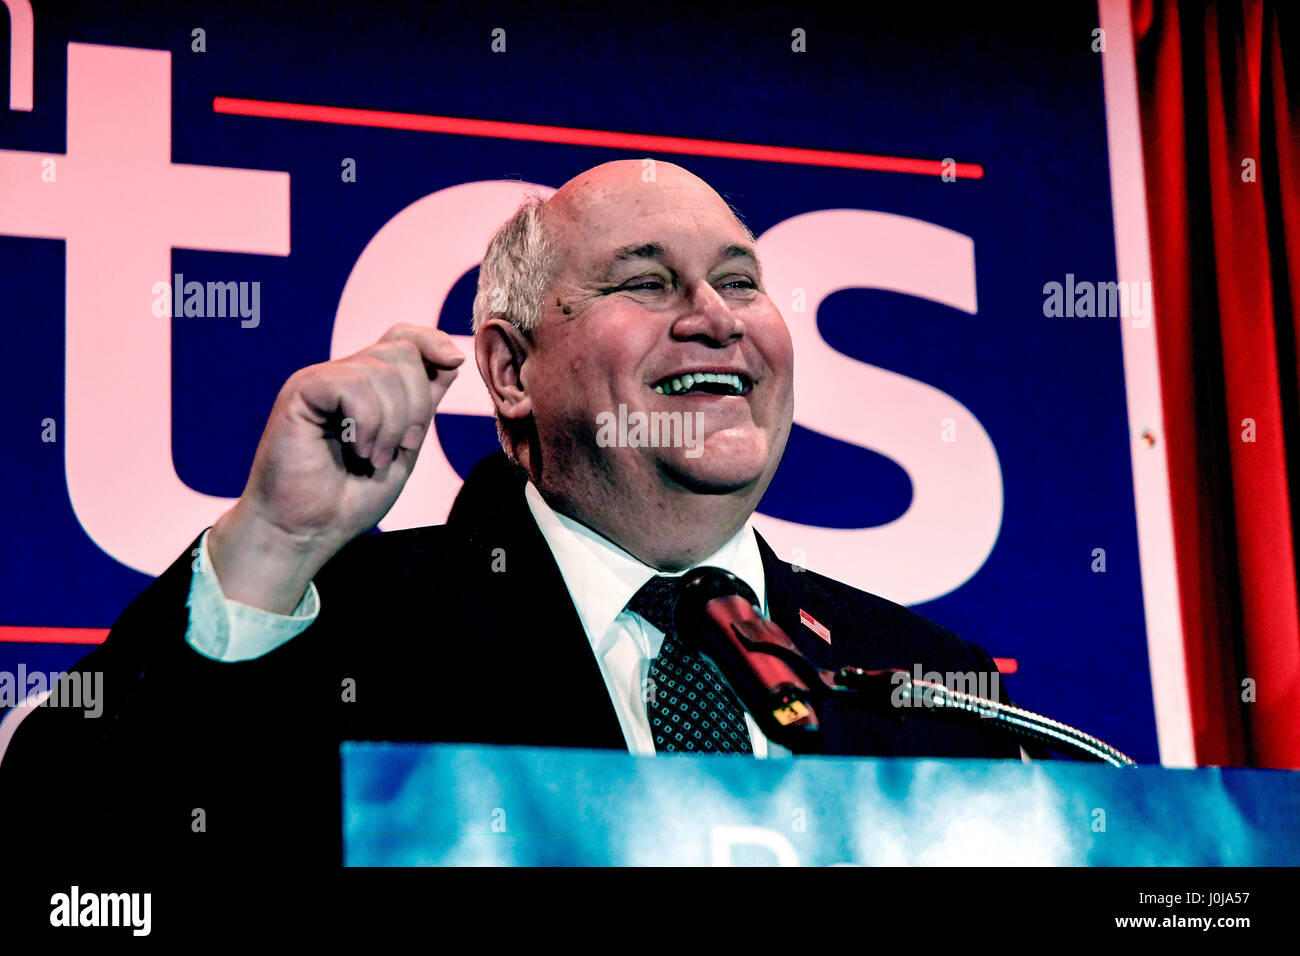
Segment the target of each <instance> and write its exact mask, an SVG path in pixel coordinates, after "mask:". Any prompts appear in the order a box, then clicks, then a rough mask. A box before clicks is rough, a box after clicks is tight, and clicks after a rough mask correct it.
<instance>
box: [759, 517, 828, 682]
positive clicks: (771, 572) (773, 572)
mask: <svg viewBox="0 0 1300 956" xmlns="http://www.w3.org/2000/svg"><path fill="white" fill-rule="evenodd" d="M755 537H757V538H758V550H759V554H760V556H761V557H762V559H763V574H764V575H765V576H766V579H767V607H768V613H769V614H770V615H771V618H772V620H773V621H774V622H775V623H776V624H777V626H779V627H780V628H781V630H783V631H785V633H786V634H787V635H789V637H790V640H791V641H792V642H794V646H795V647H797V648H798V649H799V652H800V653H801V654H803V656H804V657H806V658H808V660H809V661H810V662H811V663H812V664H813V665H814V666H816V667H834V666H836V665H837V664H839V663H840V658H841V655H840V654H838V653H837V650H838V648H837V647H836V645H835V643H834V641H835V638H836V633H835V629H834V628H832V629H831V642H830V643H828V642H827V641H825V640H824V639H823V638H821V637H819V636H818V635H816V634H814V633H813V632H812V631H811V630H809V629H808V627H807V626H806V625H805V624H804V623H803V622H802V621H801V620H800V618H799V612H800V611H801V610H802V611H805V612H807V613H808V614H810V615H811V616H812V617H814V618H816V619H818V620H820V621H825V622H829V621H830V620H832V619H834V618H836V617H837V616H838V615H837V614H836V613H835V612H836V610H837V609H838V608H839V601H837V600H836V599H835V597H834V596H833V595H832V594H830V593H829V592H828V591H827V590H826V589H825V588H823V587H822V586H821V584H820V583H819V582H818V581H817V579H816V578H815V577H814V576H813V575H811V574H808V573H807V572H805V571H796V570H795V569H794V567H793V566H792V565H789V564H786V563H785V562H784V561H782V560H781V559H780V558H778V557H777V556H776V553H775V552H774V551H773V550H772V548H771V547H770V546H769V545H768V543H767V542H766V541H764V540H763V536H762V535H760V534H758V533H757V532H755ZM842 637H845V638H847V637H848V635H847V634H844V635H842Z"/></svg>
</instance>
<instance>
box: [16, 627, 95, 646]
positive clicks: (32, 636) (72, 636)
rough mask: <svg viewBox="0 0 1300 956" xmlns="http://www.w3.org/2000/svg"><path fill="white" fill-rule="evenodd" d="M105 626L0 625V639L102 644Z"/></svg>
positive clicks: (26, 641) (19, 641)
mask: <svg viewBox="0 0 1300 956" xmlns="http://www.w3.org/2000/svg"><path fill="white" fill-rule="evenodd" d="M106 637H108V628H106V627H0V641H6V642H13V643H17V644H103V643H104V638H106Z"/></svg>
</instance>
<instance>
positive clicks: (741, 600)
mask: <svg viewBox="0 0 1300 956" xmlns="http://www.w3.org/2000/svg"><path fill="white" fill-rule="evenodd" d="M682 580H683V584H682V589H681V591H680V594H679V597H678V599H677V605H676V607H675V608H674V609H673V627H674V628H675V629H676V631H677V633H678V634H679V635H681V636H682V637H683V639H684V640H688V641H690V642H691V643H692V645H693V646H694V647H695V649H696V650H698V651H699V652H700V654H701V655H703V656H704V657H707V658H708V659H709V660H711V661H712V662H713V663H714V664H715V665H716V666H717V668H718V670H720V671H721V672H722V676H723V677H725V678H726V679H727V682H728V683H729V684H730V685H731V687H732V689H733V690H735V692H736V696H737V697H739V698H740V702H741V703H742V704H744V705H745V709H746V710H747V711H749V713H750V714H752V715H753V717H754V720H755V721H756V722H757V723H758V726H759V728H760V729H761V730H762V731H763V733H764V735H765V736H766V737H767V738H768V739H769V740H773V741H775V742H776V743H779V744H781V745H782V746H784V747H787V748H789V749H790V750H791V751H793V752H794V753H816V752H817V751H818V750H819V749H820V747H821V744H822V740H823V733H822V726H821V720H820V718H819V717H818V716H817V710H816V707H815V706H814V702H815V701H819V700H824V699H831V698H833V699H835V700H837V701H842V702H844V703H846V704H851V705H853V706H856V707H859V708H861V709H863V710H866V711H867V712H869V713H873V714H875V715H877V716H879V717H885V718H889V719H892V720H895V721H901V720H903V719H904V718H905V717H906V715H907V714H908V713H914V714H917V715H918V716H921V717H924V718H927V719H936V720H955V721H957V722H959V723H965V724H968V725H976V724H978V725H981V726H983V727H987V728H988V729H990V730H994V731H997V732H1000V733H1004V734H1008V735H1010V736H1013V737H1017V738H1020V739H1022V740H1030V741H1034V742H1038V743H1042V742H1045V743H1047V744H1048V745H1050V746H1052V747H1054V748H1059V749H1064V750H1066V751H1067V752H1069V753H1072V754H1075V755H1077V756H1079V757H1082V758H1083V759H1085V760H1095V761H1099V762H1102V763H1108V764H1110V765H1111V766H1114V767H1133V766H1136V765H1137V764H1136V763H1135V762H1134V761H1133V759H1132V758H1130V757H1129V756H1128V755H1126V754H1124V753H1123V752H1122V751H1119V750H1117V749H1116V748H1114V747H1112V746H1111V745H1110V744H1108V743H1106V742H1105V741H1103V740H1099V739H1098V738H1096V737H1093V736H1092V735H1091V734H1087V733H1084V732H1083V731H1082V730H1079V729H1078V728H1076V727H1071V726H1070V725H1069V724H1063V723H1061V722H1060V721H1056V720H1052V719H1051V718H1050V717H1045V716H1043V715H1042V714H1036V713H1034V712H1033V711H1030V710H1025V709H1024V708H1021V707H1016V706H1015V705H1013V704H1007V703H1003V702H1002V701H997V700H989V699H987V698H984V697H977V696H975V695H974V694H968V693H965V692H963V691H959V690H956V689H950V688H947V687H945V686H944V685H942V684H936V683H931V682H929V681H924V680H915V679H913V678H912V676H911V675H909V674H908V673H907V672H906V671H904V670H902V669H901V668H896V667H890V668H883V669H879V670H865V669H863V668H860V667H840V668H839V669H838V670H835V671H830V670H820V669H818V668H816V667H814V666H813V665H812V664H811V663H810V662H809V661H808V659H807V658H805V657H804V656H803V655H802V654H801V653H800V652H799V649H798V648H797V647H795V645H794V642H792V641H791V640H790V638H789V636H788V635H787V634H786V633H785V631H783V630H781V627H780V626H779V625H778V624H776V623H774V622H772V621H769V620H768V619H767V618H765V617H763V616H762V614H761V613H760V612H759V610H758V608H757V607H756V606H755V605H756V604H757V599H756V598H755V595H754V592H753V591H752V590H751V589H750V587H749V585H747V584H745V582H744V581H741V580H740V579H739V578H738V577H736V576H735V575H734V574H731V573H729V572H727V571H723V570H722V569H721V568H712V567H703V568H696V569H695V570H694V571H691V572H689V573H688V574H686V575H684V576H683V579H682Z"/></svg>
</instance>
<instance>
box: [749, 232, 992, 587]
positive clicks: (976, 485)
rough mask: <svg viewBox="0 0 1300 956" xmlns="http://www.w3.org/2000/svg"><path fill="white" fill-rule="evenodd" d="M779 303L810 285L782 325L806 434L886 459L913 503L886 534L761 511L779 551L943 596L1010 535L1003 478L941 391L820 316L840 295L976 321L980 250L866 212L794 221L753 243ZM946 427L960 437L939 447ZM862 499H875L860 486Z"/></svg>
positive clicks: (821, 566) (857, 581)
mask: <svg viewBox="0 0 1300 956" xmlns="http://www.w3.org/2000/svg"><path fill="white" fill-rule="evenodd" d="M758 250H759V257H760V259H761V261H762V263H763V272H764V277H765V283H766V285H767V288H768V290H769V294H770V295H771V296H772V298H773V301H781V298H782V296H784V295H785V294H786V292H787V290H789V289H795V288H799V289H806V290H807V291H808V300H809V303H810V304H811V305H812V306H813V307H812V308H810V309H809V310H808V311H807V312H806V313H803V314H802V315H790V316H787V320H788V324H789V326H790V335H791V338H792V339H793V340H794V356H795V374H794V391H795V409H796V420H797V421H798V422H799V424H800V425H802V426H804V427H805V428H809V429H811V430H813V431H816V432H819V433H821V434H823V435H828V436H830V437H832V438H836V439H839V440H840V441H845V442H850V443H852V444H855V445H858V446H860V447H863V448H870V449H871V450H873V451H876V452H879V453H880V454H882V455H887V456H888V457H890V458H892V459H893V460H894V461H896V462H897V463H898V464H899V465H901V466H902V467H903V469H904V470H906V472H907V474H908V477H909V478H911V480H912V491H913V494H912V502H911V505H910V506H909V507H908V509H907V511H906V512H904V513H903V515H901V516H900V517H899V518H897V519H895V520H894V521H891V522H890V523H888V524H886V525H882V526H881V527H878V528H816V527H809V526H807V525H802V524H797V523H794V522H791V521H783V520H781V519H778V518H773V517H770V516H767V515H756V516H755V519H754V523H755V525H756V527H757V528H758V530H759V531H760V532H762V534H763V535H764V536H765V537H766V538H767V539H768V540H769V541H770V542H771V544H772V546H773V547H774V548H775V549H776V551H777V552H778V553H781V554H788V553H791V552H792V551H793V549H795V548H802V549H803V551H804V553H806V555H807V558H806V561H800V564H801V565H805V564H806V566H808V567H811V568H812V569H814V570H820V571H824V572H825V573H828V574H831V575H833V576H834V577H836V578H838V579H839V580H841V581H844V582H845V583H847V584H851V585H853V586H854V587H858V588H862V589H864V590H868V591H873V592H875V593H877V594H880V595H883V596H884V597H887V598H889V599H891V600H894V601H898V602H900V603H902V604H916V603H919V602H921V601H928V600H931V599H933V598H936V597H939V596H940V595H943V594H947V593H948V592H949V591H952V590H954V589H955V588H957V587H959V586H960V585H961V584H963V583H965V582H966V581H967V580H969V579H970V577H971V576H972V575H973V574H974V573H975V572H976V571H978V570H979V569H980V567H981V566H982V565H983V564H984V562H985V560H986V559H987V558H988V556H989V553H990V552H991V551H992V550H993V545H994V543H995V542H996V541H997V537H998V532H999V531H1000V530H1001V527H1002V470H1001V467H1000V466H999V464H998V456H997V452H996V451H995V450H994V447H993V442H992V441H991V440H990V438H989V436H988V433H987V432H986V431H985V430H984V427H983V425H981V424H980V422H979V420H978V419H977V418H976V417H975V416H974V415H973V414H971V412H970V411H969V410H968V409H967V408H966V407H965V406H964V405H962V404H961V403H960V402H959V401H957V399H955V398H953V397H952V396H951V395H948V394H946V393H944V392H941V391H940V390H939V389H937V388H934V387H933V386H930V385H927V384H925V383H924V382H919V381H917V380H915V379H912V378H908V377H906V376H903V375H899V374H897V373H895V372H890V371H887V370H885V369H882V368H877V367H876V366H874V365H869V364H867V363H865V362H861V361H859V360H857V359H855V358H851V357H849V356H847V355H844V354H842V353H840V352H837V351H836V350H835V349H833V348H831V347H830V346H829V345H827V343H826V341H825V340H824V339H823V338H822V337H821V334H820V333H819V332H818V330H817V318H816V316H817V306H818V305H820V303H821V302H822V301H824V300H825V299H826V297H827V296H829V295H830V294H831V293H833V292H836V291H839V290H841V289H885V290H889V291H892V292H901V293H903V294H904V295H913V296H918V297H920V298H923V299H929V300H930V301H932V302H939V303H941V304H943V305H947V306H950V307H952V308H954V309H960V310H961V311H963V312H967V313H970V314H971V315H974V314H975V312H976V301H975V244H974V242H973V241H972V240H971V239H970V237H969V236H964V235H962V234H961V233H958V232H954V231H952V230H950V229H945V228H943V227H942V226H936V225H934V224H933V223H929V222H924V221H922V220H919V219H912V218H909V217H907V216H896V215H892V214H889V213H883V212H870V211H866V210H860V209H827V210H823V211H820V212H811V213H807V214H804V215H800V216H795V217H793V218H791V219H787V220H786V221H785V222H782V223H779V224H777V225H775V226H773V227H772V228H771V229H769V230H768V231H767V232H765V233H764V234H763V235H762V236H761V237H760V238H759V240H758ZM944 419H952V421H953V422H954V423H955V425H956V428H955V434H957V435H959V436H960V440H959V441H953V442H941V441H939V431H938V429H937V428H936V427H935V424H936V423H937V422H940V421H942V420H944ZM861 493H862V494H869V493H870V490H869V489H863V490H862V492H861Z"/></svg>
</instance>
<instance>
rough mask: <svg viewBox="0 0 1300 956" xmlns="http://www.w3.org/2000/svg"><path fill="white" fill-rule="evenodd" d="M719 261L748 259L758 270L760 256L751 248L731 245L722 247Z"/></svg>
mask: <svg viewBox="0 0 1300 956" xmlns="http://www.w3.org/2000/svg"><path fill="white" fill-rule="evenodd" d="M718 258H719V261H721V262H726V261H727V260H728V259H748V260H749V261H750V262H752V263H753V264H754V268H755V269H757V268H758V255H757V254H756V253H755V252H754V250H753V249H752V248H750V247H749V246H742V245H739V244H737V243H730V244H728V245H725V246H723V247H722V250H721V252H720V253H719V256H718Z"/></svg>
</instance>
